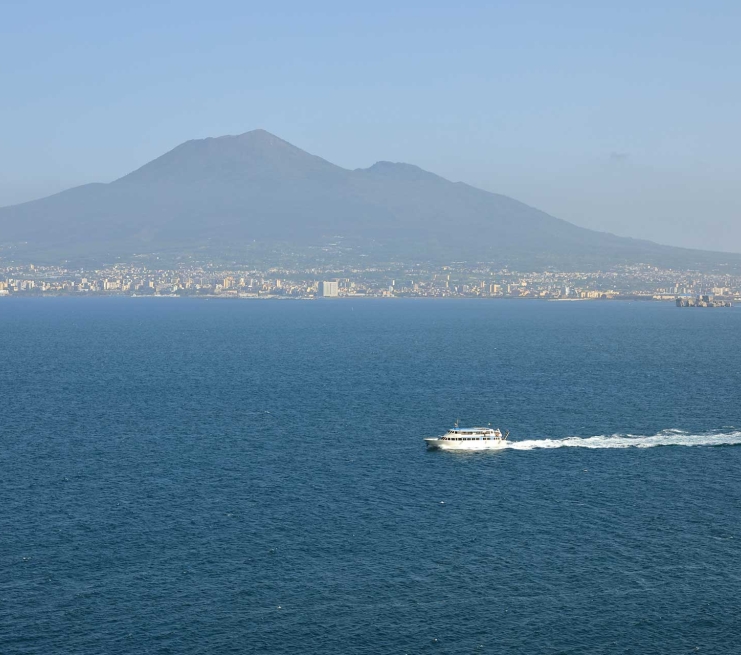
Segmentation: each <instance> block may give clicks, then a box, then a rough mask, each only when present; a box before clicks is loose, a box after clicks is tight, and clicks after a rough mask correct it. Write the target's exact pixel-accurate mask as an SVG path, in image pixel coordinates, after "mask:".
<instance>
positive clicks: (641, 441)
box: [507, 430, 741, 450]
mask: <svg viewBox="0 0 741 655" xmlns="http://www.w3.org/2000/svg"><path fill="white" fill-rule="evenodd" d="M738 445H741V430H734V431H733V432H711V433H707V434H690V433H688V432H684V431H682V430H662V431H661V432H659V433H658V434H655V435H654V436H652V437H644V436H637V435H633V434H625V435H620V434H613V435H602V436H596V437H568V438H566V439H525V440H523V441H508V442H507V447H508V448H512V449H513V450H536V449H538V448H656V447H657V446H738Z"/></svg>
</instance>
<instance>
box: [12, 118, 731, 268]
mask: <svg viewBox="0 0 741 655" xmlns="http://www.w3.org/2000/svg"><path fill="white" fill-rule="evenodd" d="M336 237H342V238H344V239H345V240H347V243H349V244H354V245H355V246H356V247H360V248H363V249H365V250H369V251H371V252H372V253H373V256H374V257H376V258H380V259H383V258H388V257H394V258H407V259H410V260H414V261H419V260H425V259H438V260H440V261H446V260H447V261H450V260H457V261H461V260H467V259H468V260H472V259H473V260H492V259H496V260H499V261H502V262H504V263H510V264H516V263H520V264H523V265H524V264H526V263H530V264H532V265H542V264H548V263H554V264H560V265H564V264H570V265H572V266H573V267H579V266H588V267H589V266H593V265H597V264H598V265H600V266H604V265H605V264H610V263H619V262H633V261H643V262H649V263H656V264H661V265H684V266H703V265H709V264H713V263H718V262H720V261H721V259H722V260H723V261H726V260H727V261H738V262H741V256H739V257H736V256H734V255H721V254H720V253H703V252H701V251H691V250H683V249H678V248H670V247H667V246H659V245H657V244H653V243H650V242H646V241H638V240H634V239H625V238H620V237H616V236H614V235H610V234H604V233H600V232H594V231H592V230H587V229H584V228H580V227H577V226H575V225H572V224H570V223H567V222H566V221H562V220H560V219H557V218H554V217H552V216H549V215H548V214H545V213H544V212H541V211H539V210H537V209H534V208H532V207H528V206H527V205H524V204H522V203H520V202H518V201H516V200H513V199H512V198H508V197H506V196H502V195H498V194H493V193H488V192H486V191H482V190H480V189H476V188H473V187H470V186H468V185H466V184H462V183H453V182H449V181H448V180H445V179H443V178H441V177H439V176H437V175H434V174H432V173H428V172H426V171H423V170H422V169H420V168H417V167H416V166H412V165H409V164H394V163H391V162H378V163H376V164H374V165H373V166H371V167H370V168H368V169H357V170H353V171H351V170H347V169H344V168H341V167H339V166H335V165H334V164H332V163H330V162H328V161H326V160H324V159H321V158H320V157H316V156H314V155H311V154H309V153H307V152H304V151H303V150H301V149H299V148H296V147H295V146H293V145H291V144H289V143H287V142H285V141H283V140H282V139H279V138H278V137H276V136H274V135H272V134H269V133H268V132H265V131H263V130H255V131H252V132H247V133H245V134H242V135H239V136H227V137H219V138H209V139H202V140H195V141H188V142H186V143H183V144H181V145H180V146H178V147H176V148H174V149H173V150H171V151H170V152H168V153H166V154H164V155H162V156H161V157H159V158H157V159H155V160H153V161H151V162H149V163H148V164H146V165H144V166H142V167H141V168H139V169H137V170H135V171H133V172H132V173H130V174H128V175H126V176H124V177H122V178H120V179H118V180H116V181H114V182H112V183H110V184H89V185H85V186H81V187H77V188H74V189H70V190H68V191H65V192H62V193H59V194H56V195H54V196H50V197H48V198H43V199H41V200H36V201H33V202H28V203H24V204H21V205H16V206H13V207H6V208H3V209H0V245H2V246H5V247H6V248H7V247H9V246H11V247H12V252H14V254H16V255H17V256H19V257H22V256H24V255H25V256H33V255H39V254H43V253H47V254H49V253H54V254H56V255H58V256H60V257H61V256H65V257H67V256H80V255H85V256H87V257H97V258H103V259H104V258H106V257H111V256H127V255H131V254H133V253H142V252H155V251H170V252H173V251H178V250H182V251H188V250H193V249H197V250H199V251H200V252H201V253H203V254H204V255H212V256H218V255H220V254H223V253H224V252H226V251H229V252H230V253H235V252H236V253H238V252H239V251H240V249H241V248H244V247H246V246H247V245H248V244H254V243H258V244H259V243H265V244H275V243H282V244H288V245H290V247H292V248H306V247H307V246H311V245H316V244H321V243H325V242H326V241H327V239H333V238H336ZM719 258H721V259H719Z"/></svg>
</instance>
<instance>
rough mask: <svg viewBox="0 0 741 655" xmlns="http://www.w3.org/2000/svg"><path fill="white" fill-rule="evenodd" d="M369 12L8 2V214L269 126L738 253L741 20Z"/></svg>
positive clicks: (582, 12) (717, 15) (3, 85)
mask: <svg viewBox="0 0 741 655" xmlns="http://www.w3.org/2000/svg"><path fill="white" fill-rule="evenodd" d="M353 4H354V3H351V2H322V1H317V2H301V3H300V2H281V1H275V0H274V1H273V2H269V3H268V2H265V3H251V2H237V1H224V0H212V1H211V2H191V1H187V0H181V1H179V2H157V1H152V0H150V1H148V2H141V1H139V0H129V1H128V2H115V3H113V2H105V1H102V0H97V1H95V2H92V1H85V2H82V1H79V0H67V1H66V2H58V1H54V2H52V1H44V2H41V1H37V2H34V1H33V0H26V1H24V2H19V1H15V0H2V2H0V125H2V128H1V129H0V153H1V156H0V205H4V204H11V203H16V202H21V201H24V200H28V199H31V198H35V197H39V196H43V195H47V194H49V193H51V192H55V191H58V190H61V189H63V188H66V187H69V186H73V185H77V184H82V183H85V182H92V181H102V182H105V181H110V180H113V179H115V178H117V177H119V176H121V175H123V174H125V173H127V172H128V171H130V170H132V169H134V168H136V167H138V166H140V165H142V164H144V163H145V162H147V161H148V160H150V159H152V158H154V157H156V156H158V155H160V154H162V153H163V152H164V151H166V150H169V149H170V148H172V147H174V146H176V145H177V144H179V143H181V142H182V141H186V140H188V139H192V138H200V137H205V136H218V135H222V134H238V133H241V132H245V131H247V130H251V129H254V128H257V127H262V128H265V129H267V130H269V131H271V132H273V133H275V134H277V135H278V136H280V137H282V138H284V139H286V140H288V141H290V142H292V143H294V144H295V145H297V146H299V147H301V148H304V149H305V150H308V151H310V152H312V153H314V154H317V155H320V156H322V157H324V158H326V159H329V160H330V161H332V162H335V163H337V164H340V165H341V166H345V167H348V168H357V167H367V166H369V165H371V164H372V163H374V162H375V161H376V160H379V159H389V160H392V161H405V162H410V163H414V164H417V165H419V166H422V167H423V168H426V169H428V170H431V171H434V172H436V173H439V174H441V175H443V176H445V177H447V178H450V179H452V180H456V181H457V180H462V181H465V182H468V183H471V184H474V185H476V186H479V187H482V188H485V189H488V190H491V191H496V192H499V193H504V194H507V195H511V196H514V197H516V198H518V199H520V200H523V201H524V202H527V203H529V204H531V205H535V206H537V207H539V208H541V209H544V210H546V211H548V212H550V213H552V214H554V215H556V216H559V217H561V218H565V219H567V220H570V221H572V222H574V223H577V224H579V225H584V226H586V227H593V228H597V229H602V230H608V231H612V232H615V233H617V234H621V235H628V236H636V237H643V238H650V239H654V240H657V241H661V242H664V243H671V244H676V245H697V246H699V247H706V248H715V249H724V250H735V251H741V198H740V195H741V194H740V193H739V187H740V186H741V184H739V179H740V176H739V173H740V172H741V171H740V168H741V167H740V166H739V151H740V150H741V129H739V124H740V119H741V82H740V80H741V38H740V37H739V34H741V2H738V0H736V1H734V2H718V1H712V0H708V1H705V2H682V1H681V0H654V1H653V2H645V0H644V1H643V2H634V1H632V0H622V1H621V2H617V1H613V2H610V3H600V2H557V1H554V2H527V1H523V2H508V3H501V2H492V1H489V2H483V1H481V2H462V3H453V2H445V3H443V2H436V1H434V0H427V1H426V2H409V1H407V2H404V1H403V0H402V1H399V0H397V1H396V2H386V1H385V0H376V1H375V2H369V3H361V4H359V6H357V7H354V6H353ZM456 5H457V6H456ZM608 5H609V6H608Z"/></svg>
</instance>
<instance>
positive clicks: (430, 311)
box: [0, 298, 741, 655]
mask: <svg viewBox="0 0 741 655" xmlns="http://www.w3.org/2000/svg"><path fill="white" fill-rule="evenodd" d="M456 420H460V424H461V426H468V425H483V426H486V425H488V424H489V423H491V424H492V426H493V427H500V428H502V429H503V430H504V429H506V430H509V431H510V433H511V434H510V444H509V447H508V448H506V449H503V450H501V451H498V452H488V453H451V452H439V451H429V452H428V451H427V450H426V449H425V444H424V441H423V438H424V437H428V436H435V435H440V434H442V433H443V432H444V431H446V430H447V429H448V428H450V427H452V426H453V423H454V422H455V421H456ZM0 653H2V654H3V655H16V654H18V655H20V654H34V655H35V654H42V655H56V654H60V655H61V654H64V655H88V654H89V655H99V654H105V655H109V654H110V655H115V654H119V653H122V654H123V653H126V654H128V653H132V654H173V655H175V654H178V655H179V654H205V653H209V654H211V653H218V654H223V653H265V654H275V655H282V654H286V655H288V654H291V655H296V654H306V655H313V654H316V655H327V654H335V653H337V654H355V653H357V654H366V653H367V654H385V653H398V654H402V655H403V654H405V653H406V654H410V655H411V654H414V653H440V654H458V653H461V654H463V653H467V654H469V653H472V654H476V653H502V654H509V655H519V654H522V655H531V654H541V653H542V654H552V655H556V654H558V655H561V654H563V655H566V654H574V655H576V654H583V655H599V654H608V653H609V654H613V653H615V654H621V655H622V654H636V655H650V654H652V653H656V654H672V655H674V654H677V655H682V654H685V653H686V654H690V653H708V654H714V655H718V654H725V653H731V654H733V653H741V309H739V308H736V307H734V308H730V309H728V308H724V309H720V308H718V309H700V308H682V309H680V308H676V307H674V305H673V303H658V302H618V301H602V302H600V301H596V302H545V301H531V300H473V299H472V300H426V299H359V300H350V299H336V300H335V299H326V300H317V301H299V300H296V301H288V300H285V301H282V300H265V301H261V300H205V299H176V298H38V299H30V298H29V299H23V298H3V299H0Z"/></svg>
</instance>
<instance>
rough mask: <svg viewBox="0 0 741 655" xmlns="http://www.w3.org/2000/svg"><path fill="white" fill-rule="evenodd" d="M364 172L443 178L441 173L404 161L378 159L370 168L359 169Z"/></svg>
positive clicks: (395, 177) (378, 175)
mask: <svg viewBox="0 0 741 655" xmlns="http://www.w3.org/2000/svg"><path fill="white" fill-rule="evenodd" d="M359 170H360V171H362V172H364V173H370V174H371V175H374V176H377V177H384V178H391V179H397V180H405V181H410V180H442V179H443V178H441V177H440V176H439V175H435V174H434V173H430V172H429V171H426V170H424V169H423V168H420V167H419V166H415V165H414V164H405V163H403V162H392V161H377V162H376V163H375V164H373V166H371V167H370V168H365V169H359Z"/></svg>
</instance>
